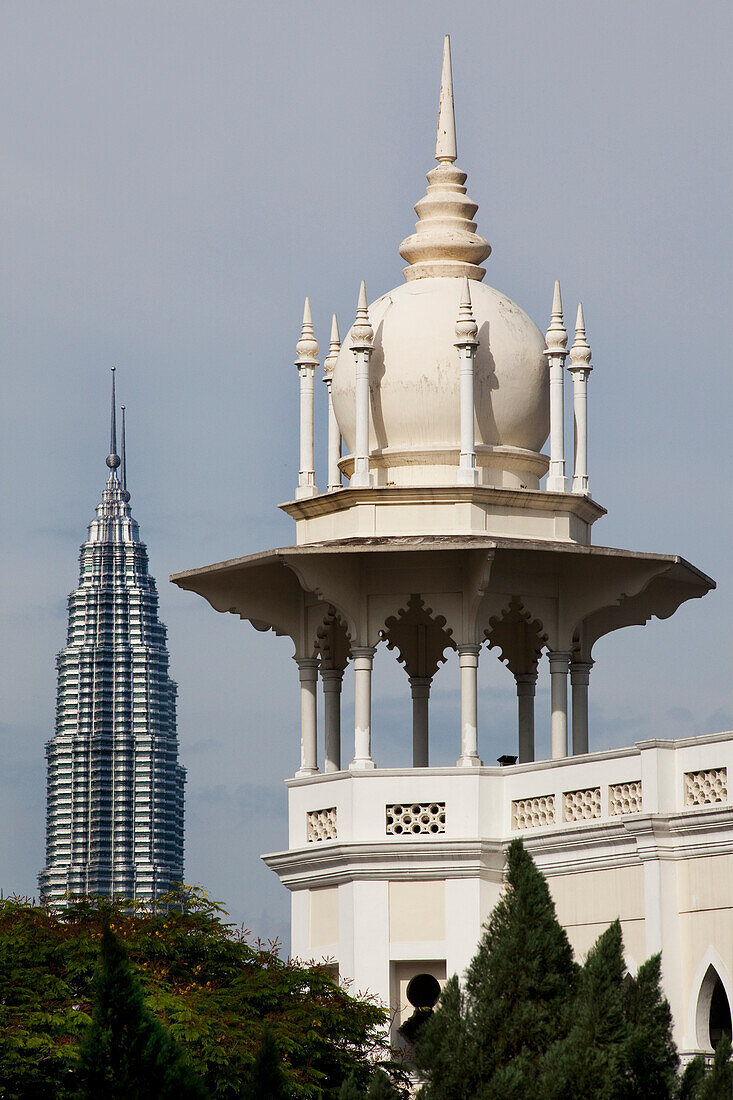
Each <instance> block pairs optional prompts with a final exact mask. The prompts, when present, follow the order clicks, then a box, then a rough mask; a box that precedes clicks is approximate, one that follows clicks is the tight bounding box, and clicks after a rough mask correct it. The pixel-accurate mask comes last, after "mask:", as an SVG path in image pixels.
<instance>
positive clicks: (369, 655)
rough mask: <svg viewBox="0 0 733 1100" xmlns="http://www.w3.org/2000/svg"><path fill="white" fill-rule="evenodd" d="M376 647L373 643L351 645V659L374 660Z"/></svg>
mask: <svg viewBox="0 0 733 1100" xmlns="http://www.w3.org/2000/svg"><path fill="white" fill-rule="evenodd" d="M376 652H377V647H376V646H374V645H352V647H351V659H352V660H353V661H363V660H369V661H373V660H374V654H375V653H376Z"/></svg>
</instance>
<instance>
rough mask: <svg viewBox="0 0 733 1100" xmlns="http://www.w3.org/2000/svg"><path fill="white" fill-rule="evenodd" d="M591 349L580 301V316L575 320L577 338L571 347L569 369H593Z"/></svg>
mask: <svg viewBox="0 0 733 1100" xmlns="http://www.w3.org/2000/svg"><path fill="white" fill-rule="evenodd" d="M590 357H591V350H590V344H589V343H588V341H587V339H586V335H585V319H584V317H583V303H582V302H578V316H577V319H576V321H575V340H574V341H573V346H572V347H571V349H570V362H569V363H568V370H593V367H592V366H591V365H590Z"/></svg>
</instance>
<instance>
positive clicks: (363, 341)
mask: <svg viewBox="0 0 733 1100" xmlns="http://www.w3.org/2000/svg"><path fill="white" fill-rule="evenodd" d="M351 347H352V348H353V349H354V351H358V350H359V349H360V348H362V349H363V348H368V349H369V350H371V349H372V348H373V347H374V329H373V328H372V323H371V321H370V320H369V306H368V304H367V294H366V283H365V282H364V280H363V279H362V281H361V286H360V287H359V301H358V303H357V306H356V320H355V321H354V324H353V326H352V329H351Z"/></svg>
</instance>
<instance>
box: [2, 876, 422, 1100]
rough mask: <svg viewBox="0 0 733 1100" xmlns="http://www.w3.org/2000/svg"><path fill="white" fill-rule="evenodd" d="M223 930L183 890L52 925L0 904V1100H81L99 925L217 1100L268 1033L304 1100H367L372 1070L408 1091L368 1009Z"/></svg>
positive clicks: (42, 916) (24, 908) (52, 915)
mask: <svg viewBox="0 0 733 1100" xmlns="http://www.w3.org/2000/svg"><path fill="white" fill-rule="evenodd" d="M224 916H225V914H224V911H223V910H222V909H221V907H220V906H218V905H216V904H214V903H212V902H210V901H209V900H208V898H207V897H206V895H205V894H203V892H201V891H197V890H191V889H188V888H183V889H181V890H180V891H179V892H178V893H177V894H175V895H174V896H169V897H168V898H166V899H161V901H160V902H159V903H152V904H151V903H148V904H141V903H137V902H131V901H124V900H121V901H115V902H112V903H110V902H109V901H106V900H103V899H99V898H79V899H72V900H70V901H69V903H68V904H67V905H66V907H65V908H64V909H63V910H62V911H56V912H52V911H50V910H49V909H46V908H43V907H41V906H37V905H33V904H31V903H30V902H29V900H28V899H19V898H11V899H4V900H2V899H0V1098H1V1100H16V1098H17V1100H20V1098H22V1100H34V1098H35V1097H39V1098H40V1097H42V1098H43V1100H65V1098H67V1097H72V1096H74V1095H75V1094H76V1090H77V1083H78V1078H79V1074H80V1072H81V1068H80V1067H81V1062H80V1050H81V1045H82V1041H83V1037H84V1035H85V1033H87V1031H88V1029H89V1028H90V1027H92V1026H93V1024H92V1012H93V1006H92V1000H93V992H94V976H95V967H96V964H97V960H98V957H99V953H100V946H101V943H102V937H103V929H104V927H105V923H108V924H109V927H110V929H111V931H112V932H114V935H115V937H116V938H117V939H118V940H119V941H120V942H121V943H122V944H124V947H125V950H126V953H127V956H128V958H129V962H130V966H131V968H132V970H133V971H134V972H135V973H136V974H137V977H138V978H139V981H140V983H141V986H142V989H143V991H144V1007H145V1009H146V1010H147V1011H148V1012H149V1013H151V1014H152V1015H153V1016H154V1017H155V1018H156V1019H157V1020H159V1021H160V1022H161V1023H162V1024H163V1025H164V1026H165V1028H166V1029H167V1031H168V1033H169V1034H170V1036H171V1038H172V1039H173V1040H174V1042H176V1043H177V1044H179V1045H180V1047H181V1048H182V1050H183V1052H184V1054H185V1058H186V1061H187V1063H188V1064H189V1065H190V1066H191V1067H192V1068H193V1069H194V1071H195V1073H196V1074H197V1075H198V1077H199V1078H200V1079H201V1080H202V1082H203V1083H204V1086H205V1088H206V1090H207V1093H208V1094H209V1095H210V1096H211V1097H213V1098H216V1100H219V1098H221V1100H228V1098H230V1097H232V1098H233V1097H241V1096H243V1095H246V1093H245V1090H246V1088H247V1087H248V1086H249V1084H250V1082H251V1081H252V1079H253V1073H254V1070H255V1062H256V1060H257V1059H258V1057H259V1060H260V1064H261V1061H262V1059H263V1058H264V1053H263V1039H264V1034H265V1028H268V1029H269V1031H270V1032H271V1033H272V1036H273V1038H274V1041H275V1044H276V1046H277V1049H278V1051H279V1052H280V1062H281V1067H282V1072H283V1075H284V1078H285V1083H286V1088H287V1090H289V1092H288V1093H287V1094H288V1095H289V1096H291V1097H293V1098H296V1100H301V1098H302V1100H309V1098H313V1100H315V1098H319V1100H320V1098H321V1097H323V1098H324V1100H336V1098H337V1097H338V1095H339V1091H340V1088H341V1084H342V1082H343V1081H344V1080H345V1079H346V1078H348V1077H349V1075H350V1074H351V1073H354V1074H355V1077H356V1081H357V1083H358V1085H359V1087H361V1088H362V1090H363V1091H366V1088H367V1086H368V1082H369V1079H370V1077H371V1075H372V1067H373V1065H374V1063H375V1062H381V1063H382V1064H384V1065H385V1066H386V1068H387V1069H388V1070H389V1072H390V1073H391V1074H392V1075H393V1076H394V1077H396V1079H397V1080H404V1079H405V1075H404V1072H402V1071H401V1070H400V1069H399V1067H398V1066H395V1065H393V1063H392V1062H391V1061H390V1057H391V1052H390V1051H389V1049H388V1048H387V1047H386V1044H385V1041H384V1038H383V1036H384V1030H385V1023H386V1019H387V1014H386V1012H385V1010H384V1009H382V1008H381V1007H379V1005H378V1004H377V1003H376V1002H375V1001H374V999H372V998H369V997H363V996H359V997H357V998H354V997H351V996H350V995H349V994H348V992H347V991H346V990H345V989H343V988H342V987H340V986H339V985H338V984H336V983H335V982H334V981H333V980H332V978H331V976H330V974H329V973H328V971H327V969H326V968H325V967H322V966H317V965H310V966H302V965H298V964H295V963H293V962H286V961H284V960H283V959H281V958H280V956H279V954H278V948H277V944H276V943H270V944H268V945H262V944H256V945H252V944H251V943H249V942H248V939H247V935H246V933H245V932H244V931H243V930H237V929H233V928H232V927H231V926H229V925H227V924H225V923H224V920H223V917H224Z"/></svg>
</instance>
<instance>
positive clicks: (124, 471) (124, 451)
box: [120, 405, 130, 504]
mask: <svg viewBox="0 0 733 1100" xmlns="http://www.w3.org/2000/svg"><path fill="white" fill-rule="evenodd" d="M120 411H121V413H122V440H121V444H120V451H121V452H122V453H121V455H120V457H121V459H122V466H121V469H120V473H121V474H122V499H123V500H124V501H125V504H127V502H128V501H129V499H130V494H129V493H128V491H127V448H126V446H125V406H124V405H120Z"/></svg>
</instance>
